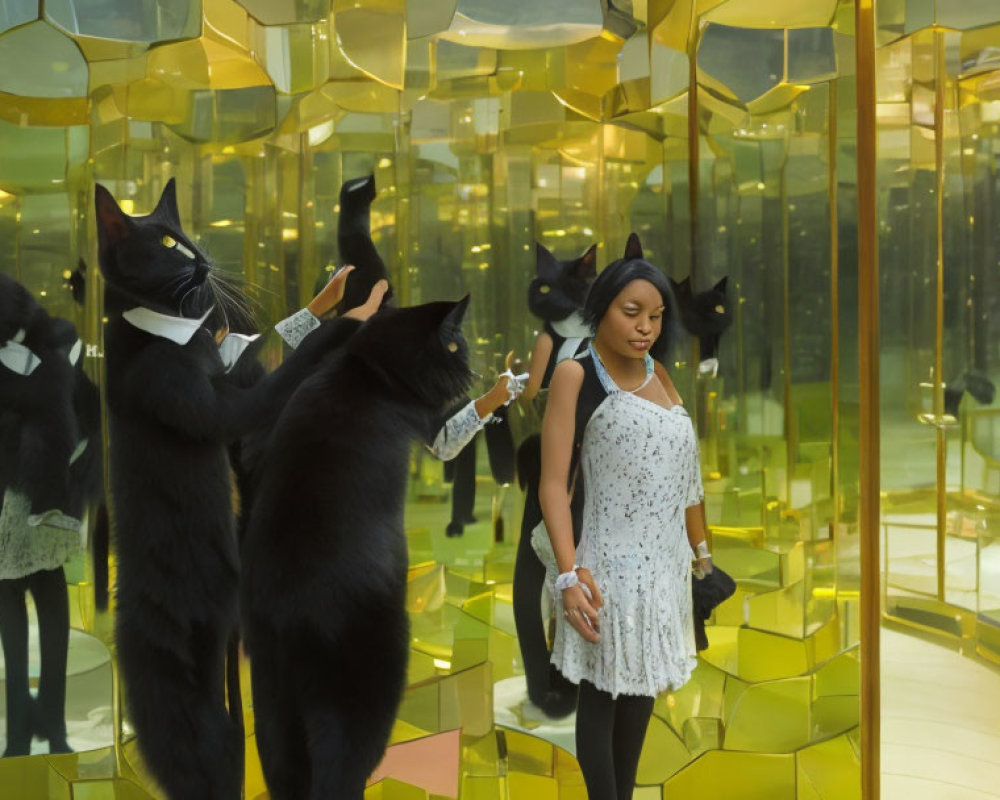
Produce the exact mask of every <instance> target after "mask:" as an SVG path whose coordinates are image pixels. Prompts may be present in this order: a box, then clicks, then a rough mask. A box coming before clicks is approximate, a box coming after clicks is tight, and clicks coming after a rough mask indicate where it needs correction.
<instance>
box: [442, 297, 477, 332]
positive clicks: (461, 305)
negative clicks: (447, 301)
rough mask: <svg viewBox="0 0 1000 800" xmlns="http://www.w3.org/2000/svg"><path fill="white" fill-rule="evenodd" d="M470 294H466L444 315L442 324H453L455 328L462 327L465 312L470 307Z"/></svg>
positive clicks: (443, 325)
mask: <svg viewBox="0 0 1000 800" xmlns="http://www.w3.org/2000/svg"><path fill="white" fill-rule="evenodd" d="M469 300H470V296H469V295H466V296H465V297H463V298H462V299H461V300H459V301H458V302H457V303H455V305H454V306H452V308H451V309H450V310H449V311H448V313H447V314H445V315H444V319H443V320H441V326H442V327H445V326H453V327H455V328H460V327H462V320H463V319H464V318H465V312H466V311H467V310H468V308H469Z"/></svg>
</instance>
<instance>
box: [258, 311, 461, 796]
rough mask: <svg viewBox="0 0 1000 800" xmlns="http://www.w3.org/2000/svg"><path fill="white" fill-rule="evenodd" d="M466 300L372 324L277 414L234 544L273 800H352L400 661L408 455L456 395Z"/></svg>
mask: <svg viewBox="0 0 1000 800" xmlns="http://www.w3.org/2000/svg"><path fill="white" fill-rule="evenodd" d="M467 303H468V299H467V298H466V299H465V300H463V301H461V302H459V303H429V304H427V305H422V306H415V307H412V308H404V309H393V308H387V309H383V310H382V311H381V312H379V313H378V314H376V315H375V316H374V317H372V318H371V319H370V320H369V321H368V322H366V323H365V324H364V325H363V326H362V327H361V328H360V329H358V331H357V333H355V334H354V336H353V337H352V338H351V339H350V340H349V341H348V343H347V344H346V345H345V346H344V347H343V348H341V349H340V350H339V351H338V352H337V353H335V354H333V355H332V356H330V357H329V359H328V360H327V361H326V362H325V363H324V365H323V366H322V367H321V368H320V369H319V370H318V371H317V373H316V374H315V375H313V376H312V377H311V378H309V379H308V380H306V381H305V382H304V383H303V384H302V386H301V387H300V388H299V389H298V391H297V392H296V393H295V395H294V396H293V397H292V399H291V400H290V401H289V403H288V405H287V406H286V407H285V410H284V411H283V412H282V415H281V418H280V419H279V421H278V423H277V425H276V426H275V428H274V431H273V432H272V435H271V438H270V441H269V446H268V450H267V451H266V452H265V454H264V457H263V459H262V461H261V466H260V482H259V484H258V487H257V494H256V497H255V500H254V506H253V509H252V511H251V518H250V525H249V528H248V530H247V534H246V540H245V542H244V545H243V551H242V555H243V569H244V573H243V581H242V588H241V613H242V617H243V634H244V641H245V643H246V648H247V652H248V653H249V656H250V662H251V674H252V678H253V702H254V716H255V721H256V734H257V749H258V751H259V753H260V759H261V765H262V766H263V769H264V777H265V778H266V780H267V785H268V789H269V790H270V793H271V797H272V798H273V799H274V800H300V799H301V800H306V799H307V798H308V800H328V799H329V798H337V799H338V800H361V797H362V795H363V793H364V786H365V781H366V779H367V778H368V776H369V775H370V774H371V773H372V772H373V770H374V769H375V767H376V766H377V765H378V763H379V761H380V759H381V758H382V755H383V752H384V750H385V746H386V743H387V741H388V738H389V734H390V732H391V729H392V725H393V721H394V719H395V715H396V711H397V708H398V705H399V701H400V698H401V696H402V692H403V689H404V684H405V677H406V664H407V658H408V653H409V623H408V618H407V613H406V575H407V564H408V560H407V547H406V539H405V536H404V530H403V501H404V493H405V487H406V481H407V475H408V465H409V459H410V451H411V445H412V443H413V441H414V440H420V441H425V442H426V441H430V440H431V438H432V437H433V436H434V433H435V432H436V429H437V426H438V424H439V422H440V415H441V413H442V412H443V410H444V409H445V408H447V406H448V404H449V403H450V402H451V401H453V400H454V399H455V398H456V397H458V396H460V395H461V393H462V392H463V391H465V389H466V388H467V386H468V381H469V370H468V348H467V345H466V342H465V340H464V338H463V337H462V333H461V330H460V323H461V318H462V315H463V314H464V312H465V308H466V306H467Z"/></svg>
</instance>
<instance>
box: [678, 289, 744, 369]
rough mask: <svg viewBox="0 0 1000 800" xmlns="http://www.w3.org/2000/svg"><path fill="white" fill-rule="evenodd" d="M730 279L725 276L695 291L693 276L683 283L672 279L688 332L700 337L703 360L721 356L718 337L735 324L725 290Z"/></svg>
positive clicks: (699, 350)
mask: <svg viewBox="0 0 1000 800" xmlns="http://www.w3.org/2000/svg"><path fill="white" fill-rule="evenodd" d="M728 280H729V279H728V277H726V278H723V279H722V280H720V281H719V282H718V283H716V284H715V285H714V286H713V287H712V288H711V289H709V290H708V291H706V292H693V291H692V289H691V279H690V278H685V279H684V280H682V281H681V282H680V283H677V282H675V281H673V280H671V281H670V287H671V288H672V289H673V291H674V297H675V298H676V300H677V307H678V309H679V311H680V318H681V324H682V325H683V326H684V329H685V330H686V331H687V332H688V333H690V334H691V335H692V336H695V337H697V338H698V355H699V357H700V358H701V360H702V361H704V360H705V359H708V358H717V357H718V355H719V337H721V336H722V333H723V332H724V331H725V330H726V328H728V327H729V326H730V325H732V324H733V317H732V310H731V308H730V306H729V298H728V296H727V294H726V283H727V282H728Z"/></svg>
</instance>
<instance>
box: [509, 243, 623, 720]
mask: <svg viewBox="0 0 1000 800" xmlns="http://www.w3.org/2000/svg"><path fill="white" fill-rule="evenodd" d="M641 256H642V249H641V246H640V245H639V240H638V237H635V238H630V239H629V242H628V245H627V246H626V257H632V258H638V257H641ZM535 269H536V277H535V278H534V279H533V280H532V281H531V283H530V284H529V286H528V308H529V310H530V311H531V312H532V313H533V314H534V315H535V316H537V317H539V318H540V319H541V320H542V321H543V322H544V327H543V329H542V331H541V332H540V333H539V334H538V336H537V337H536V339H535V347H534V350H533V352H532V356H531V366H530V369H529V371H528V372H529V377H528V384H527V387H526V388H525V391H524V395H523V396H524V397H525V398H526V399H531V398H532V397H533V396H535V395H537V394H538V393H539V392H540V391H541V390H544V389H547V388H548V386H549V382H550V381H551V379H552V373H553V372H554V371H555V368H556V365H557V364H558V363H559V362H560V361H562V360H564V359H566V358H573V357H574V356H576V355H578V354H580V353H582V352H583V351H584V350H586V348H587V345H588V343H589V342H590V337H591V335H592V333H593V331H591V329H590V327H589V326H588V325H587V324H586V323H584V321H583V318H582V317H581V316H580V311H581V309H582V308H583V304H584V301H585V300H586V297H587V292H588V291H589V289H590V285H591V283H593V281H594V278H595V277H596V276H597V245H596V244H594V245H591V246H590V247H588V248H587V249H586V250H585V251H584V252H583V253H582V254H581V255H579V256H577V257H575V258H571V259H567V260H562V259H559V258H556V257H555V256H554V255H553V254H552V253H551V252H550V251H549V250H548V249H547V248H546V247H544V246H543V245H541V244H536V246H535ZM540 396H544V394H543V395H540ZM541 463H542V462H541V438H540V437H539V436H538V434H533V435H531V436H528V437H526V438H525V440H524V441H523V442H522V443H521V445H520V447H519V448H518V450H517V479H518V483H519V484H520V486H521V488H522V489H523V490H524V512H523V514H522V517H521V538H520V541H519V542H518V546H517V556H516V560H515V562H514V587H513V606H514V624H515V626H516V628H517V640H518V646H519V647H520V649H521V659H522V661H523V663H524V677H525V682H526V686H527V693H528V699H529V700H530V701H531V702H532V703H533V704H534V705H535V706H537V707H538V708H539V709H541V711H542V712H543V713H544V714H546V715H547V716H549V717H552V718H559V717H565V716H566V715H567V714H570V713H572V712H573V710H574V709H575V708H576V696H577V688H576V684H573V683H571V682H570V681H568V680H566V678H564V677H563V675H562V674H561V673H560V672H559V671H558V670H557V669H556V668H555V667H554V666H553V665H552V664H551V663H550V662H549V646H548V641H547V638H546V622H547V621H546V620H545V619H543V618H542V615H541V613H540V607H541V598H542V587H543V585H544V581H545V567H544V566H543V564H542V562H541V561H540V560H539V558H538V555H537V554H536V553H535V551H534V549H533V548H532V546H531V532H532V530H533V529H534V528H535V527H536V526H537V525H538V523H539V522H541V520H542V508H541V505H540V503H539V500H538V484H539V481H540V479H541ZM582 500H583V493H582V492H574V500H573V504H574V512H575V513H576V512H579V511H581V510H582V507H583V506H582Z"/></svg>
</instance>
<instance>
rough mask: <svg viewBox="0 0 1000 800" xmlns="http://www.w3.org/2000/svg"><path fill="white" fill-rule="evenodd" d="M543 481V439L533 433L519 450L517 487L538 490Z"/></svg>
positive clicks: (522, 443)
mask: <svg viewBox="0 0 1000 800" xmlns="http://www.w3.org/2000/svg"><path fill="white" fill-rule="evenodd" d="M541 479H542V437H541V436H539V435H538V434H537V433H533V434H532V435H531V436H529V437H528V438H527V439H525V440H524V441H523V442H521V446H520V447H518V448H517V485H518V486H520V487H521V489H522V490H524V491H527V490H528V487H532V488H535V489H537V488H538V484H539V483H540V482H541Z"/></svg>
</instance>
